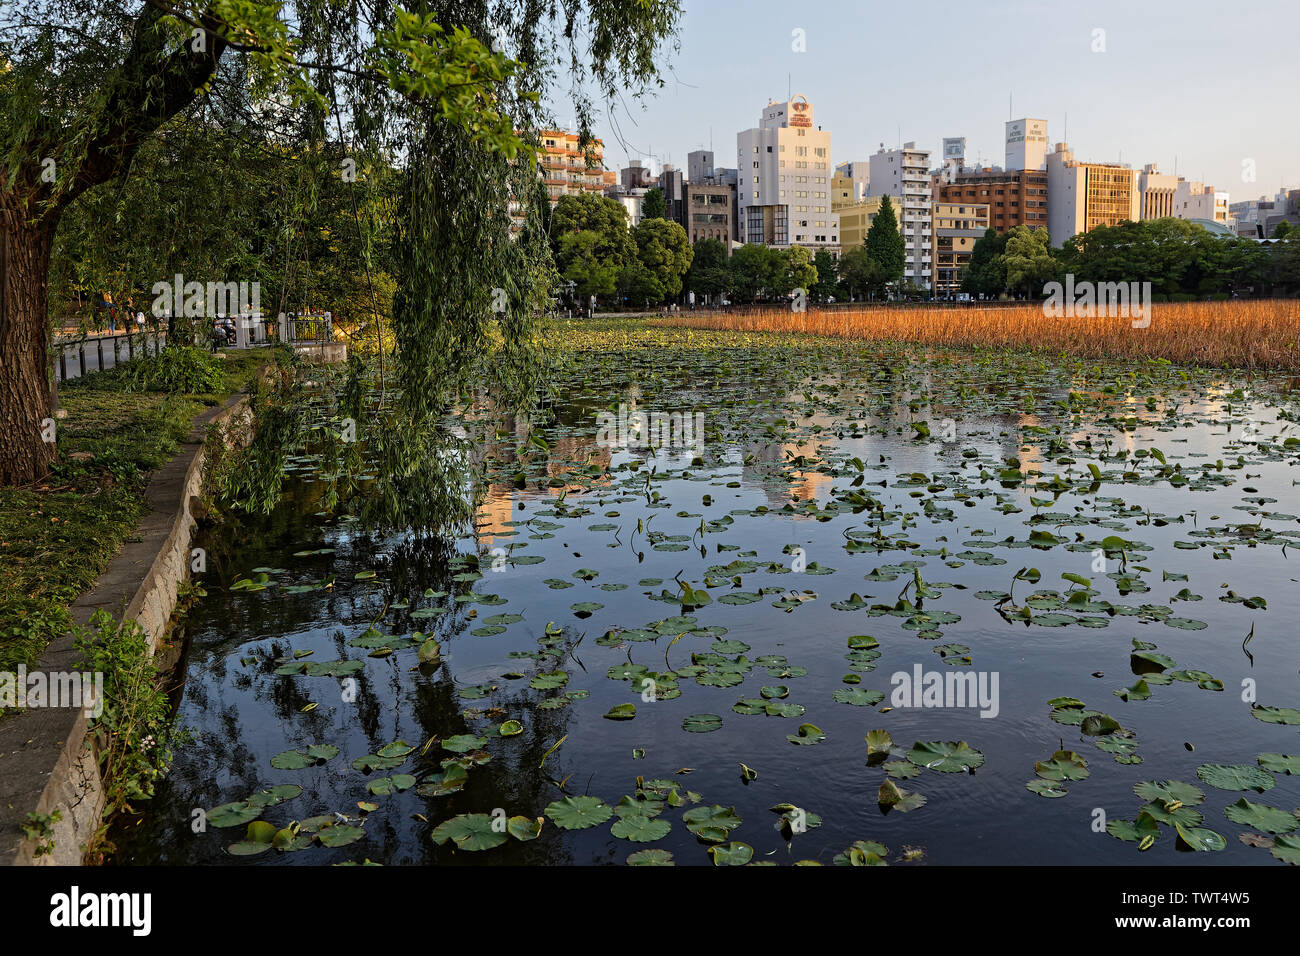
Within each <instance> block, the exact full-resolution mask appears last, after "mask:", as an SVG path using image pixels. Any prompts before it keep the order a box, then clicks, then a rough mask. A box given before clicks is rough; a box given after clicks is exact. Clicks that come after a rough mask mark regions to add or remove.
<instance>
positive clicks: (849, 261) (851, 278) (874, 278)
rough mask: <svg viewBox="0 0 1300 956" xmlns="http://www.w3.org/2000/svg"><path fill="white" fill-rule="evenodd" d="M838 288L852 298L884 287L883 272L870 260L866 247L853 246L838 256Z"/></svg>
mask: <svg viewBox="0 0 1300 956" xmlns="http://www.w3.org/2000/svg"><path fill="white" fill-rule="evenodd" d="M838 268H839V278H840V286H841V287H842V288H843V290H844V291H845V292H847V293H848V294H849V295H850V296H853V297H854V298H858V297H860V296H864V295H867V294H868V293H874V292H878V291H880V290H881V289H883V288H884V286H885V272H884V269H883V268H882V267H881V265H880V263H878V262H876V261H875V260H874V259H872V258H871V256H870V254H869V253H868V252H867V247H866V246H854V247H852V248H851V249H847V250H845V251H844V252H843V253H841V254H840V261H839V267H838Z"/></svg>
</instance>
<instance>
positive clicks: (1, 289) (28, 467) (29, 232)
mask: <svg viewBox="0 0 1300 956" xmlns="http://www.w3.org/2000/svg"><path fill="white" fill-rule="evenodd" d="M12 200H13V197H12V195H5V194H3V193H0V356H3V357H4V361H3V362H0V395H3V396H4V400H3V401H0V485H23V484H28V483H30V482H33V481H36V480H38V479H40V478H42V477H44V476H45V474H46V472H47V471H48V470H49V466H50V462H51V461H52V460H53V458H54V454H55V445H54V443H53V442H52V441H47V440H46V439H47V438H51V437H53V436H54V431H53V429H52V428H51V427H49V425H50V423H49V422H47V421H46V419H47V418H48V417H49V414H50V411H49V410H50V398H51V389H50V377H49V376H50V368H49V361H48V353H49V333H50V324H49V317H48V310H47V296H48V287H47V284H46V283H47V277H48V275H49V268H50V249H51V247H52V246H53V244H54V230H55V227H56V226H57V223H58V216H55V215H47V216H45V217H42V218H41V219H39V220H37V221H36V222H34V223H33V222H29V221H28V218H27V216H26V215H25V214H24V210H22V209H21V208H19V207H18V205H17V204H16V203H14V202H13V201H12Z"/></svg>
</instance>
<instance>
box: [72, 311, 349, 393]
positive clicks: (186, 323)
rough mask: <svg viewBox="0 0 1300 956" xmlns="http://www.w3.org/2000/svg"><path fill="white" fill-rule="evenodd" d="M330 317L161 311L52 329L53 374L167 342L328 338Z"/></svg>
mask: <svg viewBox="0 0 1300 956" xmlns="http://www.w3.org/2000/svg"><path fill="white" fill-rule="evenodd" d="M333 340H334V317H333V314H332V313H330V312H325V313H321V314H316V313H305V314H301V315H300V314H298V313H296V312H289V313H285V314H283V315H281V316H280V317H279V319H278V320H276V321H274V322H268V321H267V320H266V319H265V318H263V317H262V316H260V315H255V316H251V317H249V316H241V317H238V318H235V317H232V318H230V319H227V320H220V319H219V320H217V321H215V322H214V321H211V320H209V319H176V318H171V317H165V318H163V319H161V320H158V321H154V322H152V323H149V324H147V325H144V326H141V327H140V328H139V331H136V332H109V333H106V334H92V333H84V332H83V333H79V334H73V335H68V334H65V335H62V336H60V335H56V336H55V337H54V345H53V348H54V350H56V353H57V354H56V355H55V357H54V376H55V379H56V380H57V381H60V382H66V381H68V380H69V379H71V378H80V377H81V376H83V375H87V374H89V373H91V372H98V371H103V370H106V369H110V368H113V367H114V366H117V365H120V364H121V363H122V362H129V361H131V360H132V359H134V358H136V356H138V355H157V354H158V353H159V352H160V351H161V350H162V347H163V346H164V345H165V344H166V343H167V342H169V341H170V342H173V343H178V344H184V345H191V346H195V347H197V348H204V349H208V348H210V349H211V350H212V351H214V352H215V351H217V350H218V349H220V348H235V349H249V348H261V347H265V346H269V345H272V344H274V343H275V342H284V343H287V344H290V345H292V344H295V343H297V342H332V341H333Z"/></svg>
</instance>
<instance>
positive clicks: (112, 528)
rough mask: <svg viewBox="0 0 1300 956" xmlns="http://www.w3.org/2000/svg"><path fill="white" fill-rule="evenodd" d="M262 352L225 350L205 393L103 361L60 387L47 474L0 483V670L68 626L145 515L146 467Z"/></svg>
mask: <svg viewBox="0 0 1300 956" xmlns="http://www.w3.org/2000/svg"><path fill="white" fill-rule="evenodd" d="M266 360H267V355H266V353H265V352H262V351H250V352H244V353H235V354H231V355H230V357H229V358H227V359H226V360H225V361H224V362H223V364H222V372H223V379H224V381H223V386H222V388H221V390H220V391H217V392H212V393H205V394H168V393H163V392H148V391H139V392H128V391H123V390H122V387H123V380H122V378H121V376H115V375H113V373H112V371H111V370H110V371H109V372H105V373H96V374H92V375H89V376H87V377H86V378H84V379H80V380H75V381H73V382H69V383H68V384H66V385H64V386H62V387H60V389H59V401H60V405H61V407H62V409H63V410H64V411H65V412H66V413H67V415H66V417H65V418H63V419H60V420H59V422H58V435H59V457H58V460H57V461H56V462H55V464H54V467H53V468H52V469H51V472H50V474H49V475H48V476H47V478H46V479H45V480H44V481H42V482H40V483H38V484H35V485H29V486H27V487H22V488H0V670H6V671H12V670H14V669H16V668H17V667H18V666H19V665H20V664H25V665H27V666H28V667H31V666H32V665H34V664H35V663H36V661H37V660H38V659H39V657H40V654H41V652H42V651H43V650H44V649H45V647H46V645H48V644H49V642H50V641H51V640H53V639H54V638H55V637H57V636H58V635H59V634H61V633H63V632H65V631H67V630H68V629H69V627H70V626H71V616H70V615H69V613H68V605H69V604H71V603H72V602H73V601H74V600H76V598H77V597H78V596H79V595H80V594H82V593H83V592H84V591H86V590H89V588H90V587H91V586H92V585H93V584H94V582H95V579H96V578H98V576H99V575H100V573H101V572H103V570H104V569H105V568H106V567H107V566H108V564H109V562H110V561H111V560H112V558H113V556H114V555H115V554H116V553H117V551H118V549H119V548H120V547H121V546H122V544H123V543H124V542H126V541H127V540H128V537H129V536H130V535H131V533H132V532H133V530H134V529H135V526H136V523H137V522H138V521H139V520H140V517H141V516H142V515H143V514H144V505H145V503H144V491H145V487H146V486H147V484H148V480H149V473H150V472H151V471H153V470H154V469H156V468H158V467H159V466H161V465H162V464H164V463H165V462H166V461H167V460H168V459H169V458H170V457H171V456H172V455H173V454H174V453H175V451H176V447H177V445H178V443H179V442H180V441H181V440H183V439H184V438H185V437H186V436H187V435H188V434H189V431H190V426H191V424H192V422H193V420H194V417H195V416H196V415H198V414H199V413H200V412H201V411H203V409H204V408H205V407H211V406H213V405H216V404H218V403H220V402H221V401H223V400H224V399H225V398H226V397H227V396H229V395H230V394H232V393H234V392H238V391H243V390H244V389H246V388H247V387H248V385H249V383H250V382H251V381H252V379H253V378H254V376H255V375H256V374H257V371H258V369H259V368H261V367H262V365H264V364H265V362H266ZM83 453H89V455H90V456H91V457H84V455H83Z"/></svg>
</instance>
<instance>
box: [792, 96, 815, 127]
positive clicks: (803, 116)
mask: <svg viewBox="0 0 1300 956" xmlns="http://www.w3.org/2000/svg"><path fill="white" fill-rule="evenodd" d="M790 125H791V126H812V105H811V104H810V103H809V102H808V98H807V97H806V96H803V95H802V94H800V95H799V96H796V97H795V98H794V99H792V100H791V101H790Z"/></svg>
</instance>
